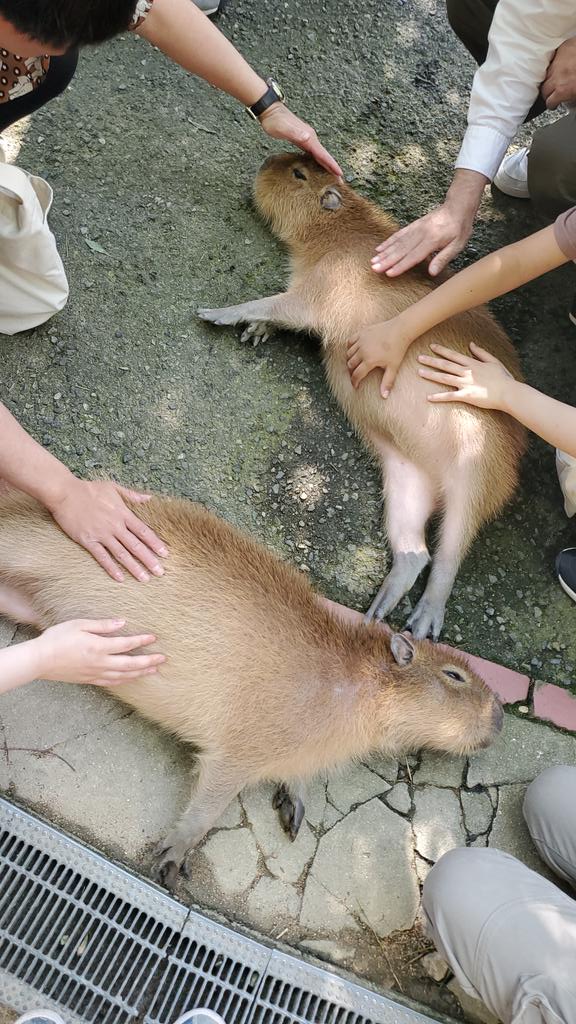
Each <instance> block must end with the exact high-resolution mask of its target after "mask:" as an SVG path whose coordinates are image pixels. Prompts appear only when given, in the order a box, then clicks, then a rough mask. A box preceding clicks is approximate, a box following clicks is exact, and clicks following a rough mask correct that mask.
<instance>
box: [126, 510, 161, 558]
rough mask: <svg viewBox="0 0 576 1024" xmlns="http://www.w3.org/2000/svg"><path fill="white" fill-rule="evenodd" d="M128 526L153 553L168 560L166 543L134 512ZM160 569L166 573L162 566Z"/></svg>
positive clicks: (128, 519)
mask: <svg viewBox="0 0 576 1024" xmlns="http://www.w3.org/2000/svg"><path fill="white" fill-rule="evenodd" d="M126 525H127V527H128V529H129V530H131V532H132V533H135V534H136V536H137V537H138V538H139V540H141V541H142V543H143V544H145V545H146V547H148V548H151V549H152V551H155V552H156V554H157V555H160V556H161V558H166V557H167V556H168V555H169V554H170V552H169V551H168V548H167V547H166V545H165V543H164V541H163V540H161V539H160V537H159V536H158V534H157V533H154V530H152V529H151V528H150V527H149V526H147V525H146V523H143V522H142V520H141V519H139V518H138V516H137V515H135V513H134V512H131V513H130V515H129V516H128V518H127V520H126ZM149 568H150V566H149ZM160 569H161V571H162V572H163V571H164V570H163V569H162V566H160Z"/></svg>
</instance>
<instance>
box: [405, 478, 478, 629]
mask: <svg viewBox="0 0 576 1024" xmlns="http://www.w3.org/2000/svg"><path fill="white" fill-rule="evenodd" d="M451 472H452V476H451V477H450V478H449V479H448V480H447V481H445V483H444V514H443V516H442V522H441V524H440V535H439V539H438V544H437V548H436V551H435V552H434V556H433V558H432V568H431V570H430V576H429V578H428V583H427V585H426V590H425V591H424V593H423V594H422V597H421V598H420V600H419V602H418V604H417V605H416V607H415V609H414V611H413V612H412V615H411V616H410V618H409V619H408V622H407V623H406V628H407V629H410V630H411V631H412V633H413V634H414V636H415V637H416V639H417V640H424V638H425V637H427V636H428V634H431V635H432V637H433V639H434V640H437V639H438V637H439V636H440V632H441V630H442V625H443V623H444V613H445V609H446V601H447V600H448V598H449V597H450V591H451V590H452V586H453V584H454V580H455V579H456V573H457V572H458V568H459V566H460V562H461V561H462V559H463V557H464V555H465V553H466V551H467V549H468V547H469V545H470V543H471V541H472V539H473V537H474V536H475V534H476V530H477V528H478V526H479V525H480V524H479V522H478V514H477V512H476V511H475V509H474V506H473V501H474V500H475V501H477V500H478V495H477V486H475V484H477V481H475V480H474V479H473V477H472V474H471V473H470V472H466V468H465V466H464V465H460V466H457V465H455V466H454V467H453V469H452V471H451Z"/></svg>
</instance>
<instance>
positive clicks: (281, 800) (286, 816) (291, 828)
mask: <svg viewBox="0 0 576 1024" xmlns="http://www.w3.org/2000/svg"><path fill="white" fill-rule="evenodd" d="M272 806H273V807H274V809H275V810H276V811H278V817H279V818H280V823H281V825H282V828H283V829H284V831H285V832H286V834H287V835H288V836H290V839H291V840H292V842H294V840H295V839H296V836H297V835H298V832H299V831H300V826H301V824H302V822H303V820H304V804H303V802H302V800H301V799H300V797H296V799H294V798H293V797H292V796H290V793H289V792H288V790H287V789H286V787H285V786H278V789H277V790H276V792H275V793H274V796H273V798H272Z"/></svg>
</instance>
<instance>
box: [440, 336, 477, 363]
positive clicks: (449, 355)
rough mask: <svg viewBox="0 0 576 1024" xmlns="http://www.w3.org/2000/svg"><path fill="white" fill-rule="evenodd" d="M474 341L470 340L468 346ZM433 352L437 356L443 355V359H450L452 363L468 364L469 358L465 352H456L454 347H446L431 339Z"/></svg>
mask: <svg viewBox="0 0 576 1024" xmlns="http://www.w3.org/2000/svg"><path fill="white" fill-rule="evenodd" d="M473 344H474V342H471V345H470V347H472V345H473ZM430 348H431V349H432V351H433V352H436V353H437V354H438V355H439V356H443V357H444V359H451V360H452V362H454V363H461V365H462V366H470V363H471V361H472V360H471V359H470V356H467V355H466V353H465V352H457V351H456V349H455V348H448V346H447V345H439V344H438V342H437V341H433V342H432V344H431V345H430Z"/></svg>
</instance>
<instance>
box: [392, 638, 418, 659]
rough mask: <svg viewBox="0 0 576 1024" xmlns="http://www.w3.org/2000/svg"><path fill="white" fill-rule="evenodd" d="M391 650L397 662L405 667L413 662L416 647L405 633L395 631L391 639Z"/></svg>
mask: <svg viewBox="0 0 576 1024" xmlns="http://www.w3.org/2000/svg"><path fill="white" fill-rule="evenodd" d="M390 650H391V651H392V657H393V658H394V661H395V662H396V664H397V665H400V667H401V668H405V667H406V665H409V664H410V663H411V661H412V659H413V657H414V653H415V650H416V649H415V647H414V644H413V643H412V641H411V640H409V639H408V637H407V636H406V634H405V633H393V634H392V639H391V641H390Z"/></svg>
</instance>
